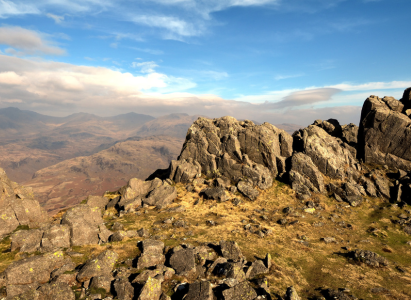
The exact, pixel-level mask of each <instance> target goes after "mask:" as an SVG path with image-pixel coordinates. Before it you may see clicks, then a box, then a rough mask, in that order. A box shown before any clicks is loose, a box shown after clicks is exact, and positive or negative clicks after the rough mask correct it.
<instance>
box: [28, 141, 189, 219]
mask: <svg viewBox="0 0 411 300" xmlns="http://www.w3.org/2000/svg"><path fill="white" fill-rule="evenodd" d="M183 143H184V139H179V138H175V137H169V136H156V137H144V138H138V137H135V138H132V139H129V140H127V141H123V142H118V143H116V144H115V145H114V146H112V147H110V148H108V149H106V150H103V151H100V152H98V153H96V154H93V155H91V156H81V157H76V158H72V159H68V160H65V161H62V162H60V163H57V164H55V165H53V166H49V167H46V168H44V169H41V170H39V171H37V172H36V173H35V174H34V176H33V178H32V179H30V180H28V181H26V182H24V185H25V186H29V187H32V188H33V191H34V193H35V195H36V199H38V200H39V202H40V203H41V205H42V206H43V207H44V208H45V209H47V210H48V211H49V212H51V213H54V212H57V211H59V210H60V209H62V208H67V207H70V206H73V205H75V204H78V203H79V202H80V201H81V200H83V199H84V198H86V196H87V195H89V194H94V195H102V194H103V193H104V192H105V191H107V190H115V189H117V188H119V187H121V186H123V185H125V184H126V183H127V181H128V180H129V179H130V178H133V177H137V178H140V179H146V178H147V177H148V176H149V175H150V174H151V173H152V172H153V171H154V170H156V169H161V168H166V167H168V166H169V164H170V161H171V160H172V159H176V158H177V156H178V155H179V154H180V150H181V147H182V145H183Z"/></svg>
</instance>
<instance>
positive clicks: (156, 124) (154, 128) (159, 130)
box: [133, 114, 200, 138]
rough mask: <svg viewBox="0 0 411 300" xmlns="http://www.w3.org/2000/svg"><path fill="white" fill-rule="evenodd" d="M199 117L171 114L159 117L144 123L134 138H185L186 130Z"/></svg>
mask: <svg viewBox="0 0 411 300" xmlns="http://www.w3.org/2000/svg"><path fill="white" fill-rule="evenodd" d="M199 117H200V115H194V116H189V115H188V114H171V115H166V116H162V117H159V118H157V119H154V120H152V121H149V122H147V123H145V124H144V125H143V126H141V127H140V128H139V129H138V130H137V131H135V132H134V134H133V135H135V136H156V135H166V136H172V137H178V138H185V137H186V134H187V130H188V128H189V127H190V126H191V124H193V122H194V121H195V120H197V119H198V118H199Z"/></svg>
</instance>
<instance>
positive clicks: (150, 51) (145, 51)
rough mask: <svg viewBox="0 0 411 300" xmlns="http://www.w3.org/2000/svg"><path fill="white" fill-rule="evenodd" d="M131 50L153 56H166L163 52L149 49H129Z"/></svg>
mask: <svg viewBox="0 0 411 300" xmlns="http://www.w3.org/2000/svg"><path fill="white" fill-rule="evenodd" d="M129 48H130V49H133V50H137V51H140V52H144V53H148V54H152V55H162V54H164V51H163V50H156V49H149V48H138V47H129Z"/></svg>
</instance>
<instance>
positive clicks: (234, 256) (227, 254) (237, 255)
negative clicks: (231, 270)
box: [220, 240, 244, 262]
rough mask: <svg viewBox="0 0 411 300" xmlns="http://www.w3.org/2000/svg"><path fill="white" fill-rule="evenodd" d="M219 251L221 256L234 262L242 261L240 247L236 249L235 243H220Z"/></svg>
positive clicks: (222, 241)
mask: <svg viewBox="0 0 411 300" xmlns="http://www.w3.org/2000/svg"><path fill="white" fill-rule="evenodd" d="M220 251H221V254H222V256H223V257H224V258H225V259H227V260H231V261H234V262H237V261H240V260H242V259H244V256H243V254H242V253H241V250H240V247H238V244H237V242H235V241H224V240H221V241H220Z"/></svg>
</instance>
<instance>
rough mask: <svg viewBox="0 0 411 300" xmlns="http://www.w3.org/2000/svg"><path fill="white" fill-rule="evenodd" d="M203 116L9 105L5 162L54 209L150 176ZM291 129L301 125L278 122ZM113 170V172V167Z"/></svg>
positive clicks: (3, 124)
mask: <svg viewBox="0 0 411 300" xmlns="http://www.w3.org/2000/svg"><path fill="white" fill-rule="evenodd" d="M198 117H199V116H198V115H194V116H190V115H188V114H170V115H165V116H160V117H158V118H154V117H152V116H149V115H144V114H138V113H134V112H130V113H127V114H121V115H116V116H112V117H100V116H96V115H93V114H87V113H75V114H72V115H69V116H66V117H53V116H47V115H43V114H39V113H36V112H33V111H28V110H20V109H18V108H14V107H9V108H3V109H0V167H1V168H3V169H4V170H5V171H6V172H7V174H8V176H9V177H10V178H11V179H12V180H13V181H16V182H18V183H21V184H24V185H26V186H32V187H33V189H34V193H36V195H37V197H38V199H39V200H40V203H41V204H42V205H43V206H44V207H45V208H46V209H47V210H48V211H49V212H50V213H51V214H52V213H55V212H56V211H57V210H59V209H60V208H62V207H67V206H71V205H74V204H76V203H79V202H80V201H82V199H83V198H84V197H86V196H87V195H88V194H90V193H102V192H104V191H106V190H112V189H116V188H118V187H119V186H122V185H124V184H125V183H126V182H127V181H128V179H130V178H132V177H137V178H140V179H145V178H146V177H147V176H148V175H149V174H151V173H152V172H154V171H155V170H156V169H161V168H165V167H167V166H168V164H169V163H170V161H171V160H172V159H176V158H177V156H178V154H179V150H180V149H181V146H182V145H183V142H184V139H185V137H186V134H187V130H188V128H189V127H190V125H191V124H192V123H193V122H194V121H195V120H196V119H197V118H198ZM278 127H279V128H282V127H283V128H284V129H286V130H287V131H288V132H292V131H294V130H297V129H299V128H300V127H301V126H298V125H292V124H284V125H278ZM107 170H110V172H107Z"/></svg>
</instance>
